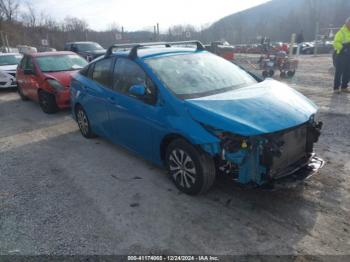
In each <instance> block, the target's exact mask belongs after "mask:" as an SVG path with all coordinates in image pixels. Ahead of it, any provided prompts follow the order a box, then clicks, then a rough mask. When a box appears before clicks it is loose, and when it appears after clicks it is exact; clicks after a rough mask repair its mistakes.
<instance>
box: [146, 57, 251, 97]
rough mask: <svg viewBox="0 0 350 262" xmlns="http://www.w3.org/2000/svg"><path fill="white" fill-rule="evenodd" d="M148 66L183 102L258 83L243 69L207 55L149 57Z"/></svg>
mask: <svg viewBox="0 0 350 262" xmlns="http://www.w3.org/2000/svg"><path fill="white" fill-rule="evenodd" d="M146 63H147V64H148V65H149V66H150V67H151V69H152V70H153V72H154V73H155V74H156V75H157V76H158V77H159V79H160V80H161V81H162V82H163V84H164V85H165V86H166V87H167V88H169V89H170V90H171V91H172V92H173V93H175V95H177V96H178V97H179V98H181V99H188V98H197V97H203V96H208V95H213V94H217V93H222V92H227V91H230V90H234V89H237V88H241V87H244V86H248V85H252V84H254V83H256V80H255V79H254V78H253V77H251V76H250V75H249V74H248V73H247V72H245V71H244V70H242V69H240V68H239V67H237V66H236V65H234V64H232V63H231V62H229V61H227V60H225V59H223V58H220V57H218V56H216V55H213V54H210V53H207V52H203V53H200V54H198V53H196V54H184V55H176V56H166V57H158V58H149V59H146Z"/></svg>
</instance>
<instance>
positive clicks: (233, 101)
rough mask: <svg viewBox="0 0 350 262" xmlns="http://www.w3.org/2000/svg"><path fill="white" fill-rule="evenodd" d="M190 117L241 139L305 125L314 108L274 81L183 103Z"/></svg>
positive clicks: (292, 91) (303, 98) (305, 99)
mask: <svg viewBox="0 0 350 262" xmlns="http://www.w3.org/2000/svg"><path fill="white" fill-rule="evenodd" d="M185 106H186V107H187V110H188V112H189V114H190V115H191V117H192V118H193V119H194V120H196V121H198V122H200V123H202V124H205V125H209V126H211V127H214V128H217V129H220V130H223V131H226V132H231V133H234V134H238V135H242V136H254V135H261V134H267V133H273V132H277V131H280V130H283V129H288V128H291V127H294V126H298V125H301V124H303V123H306V122H307V121H308V120H309V119H310V117H311V116H312V115H313V114H315V113H316V112H317V106H316V105H315V104H314V103H313V102H311V101H310V100H309V99H307V98H306V97H305V96H303V95H302V94H300V93H299V92H297V91H296V90H294V89H292V88H290V87H288V86H287V85H285V84H283V83H280V82H278V81H275V80H270V79H269V80H265V81H263V82H261V83H258V84H256V85H253V86H250V87H245V88H240V89H237V90H233V91H230V92H226V93H221V94H218V95H213V96H208V97H202V98H197V99H188V100H185Z"/></svg>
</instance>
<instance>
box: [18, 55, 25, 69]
mask: <svg viewBox="0 0 350 262" xmlns="http://www.w3.org/2000/svg"><path fill="white" fill-rule="evenodd" d="M26 61H27V56H23V58H22V60H21V62H20V63H19V68H20V69H24V65H25V63H26Z"/></svg>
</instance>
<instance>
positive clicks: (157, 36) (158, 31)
mask: <svg viewBox="0 0 350 262" xmlns="http://www.w3.org/2000/svg"><path fill="white" fill-rule="evenodd" d="M157 40H158V41H159V23H157Z"/></svg>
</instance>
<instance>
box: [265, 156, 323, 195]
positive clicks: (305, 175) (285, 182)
mask: <svg viewBox="0 0 350 262" xmlns="http://www.w3.org/2000/svg"><path fill="white" fill-rule="evenodd" d="M324 164H325V161H324V160H323V159H321V158H319V157H317V156H316V155H315V154H313V155H312V156H311V157H310V159H309V161H308V162H307V163H305V164H304V165H301V166H299V167H297V168H295V169H294V170H291V171H290V172H289V173H286V174H284V176H283V177H280V178H276V179H273V180H271V181H270V182H269V185H271V186H273V188H275V189H278V188H291V187H295V186H297V185H298V184H300V183H302V182H303V181H305V180H307V179H309V178H310V177H311V176H313V175H315V174H316V173H317V172H318V171H319V170H320V169H321V168H322V167H323V166H324Z"/></svg>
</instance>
